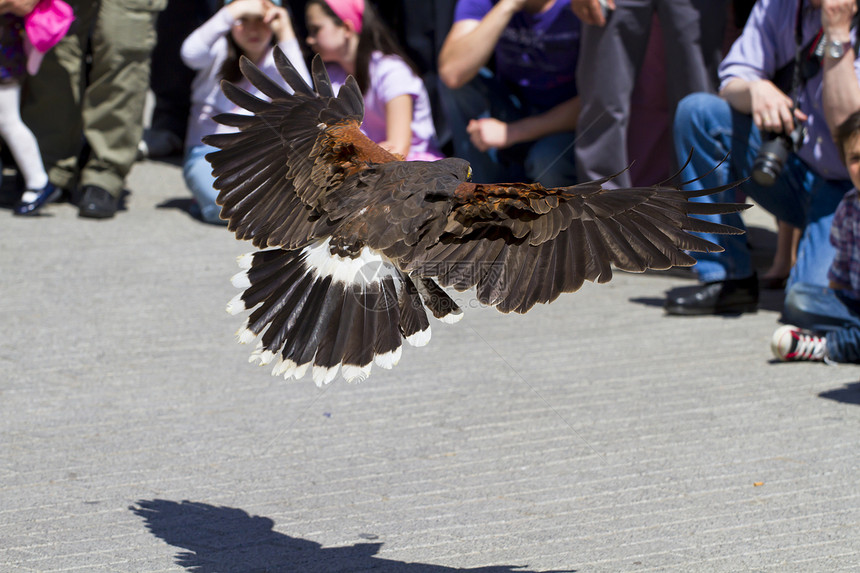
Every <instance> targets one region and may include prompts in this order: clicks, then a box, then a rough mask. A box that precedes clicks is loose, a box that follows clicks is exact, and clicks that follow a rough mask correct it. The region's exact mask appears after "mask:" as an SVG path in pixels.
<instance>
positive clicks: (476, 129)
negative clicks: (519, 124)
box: [466, 117, 510, 151]
mask: <svg viewBox="0 0 860 573" xmlns="http://www.w3.org/2000/svg"><path fill="white" fill-rule="evenodd" d="M466 133H468V134H469V139H470V140H471V141H472V144H473V145H474V146H475V147H477V148H478V150H479V151H486V150H488V149H490V148H491V147H495V148H497V149H503V148H505V147H508V146H509V145H510V141H509V140H508V124H507V123H505V122H503V121H500V120H498V119H495V118H492V117H483V118H480V119H473V120H471V121H470V122H469V125H467V126H466Z"/></svg>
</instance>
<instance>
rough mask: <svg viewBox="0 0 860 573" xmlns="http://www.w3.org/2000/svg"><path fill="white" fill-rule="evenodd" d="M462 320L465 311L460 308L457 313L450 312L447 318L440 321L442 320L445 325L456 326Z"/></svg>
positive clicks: (444, 317)
mask: <svg viewBox="0 0 860 573" xmlns="http://www.w3.org/2000/svg"><path fill="white" fill-rule="evenodd" d="M462 319H463V311H462V310H461V309H459V308H458V309H457V310H456V311H452V312H449V313H448V314H446V315H445V316H443V317H441V318H440V319H439V320H441V321H442V322H444V323H445V324H455V323H457V322H460V321H461V320H462Z"/></svg>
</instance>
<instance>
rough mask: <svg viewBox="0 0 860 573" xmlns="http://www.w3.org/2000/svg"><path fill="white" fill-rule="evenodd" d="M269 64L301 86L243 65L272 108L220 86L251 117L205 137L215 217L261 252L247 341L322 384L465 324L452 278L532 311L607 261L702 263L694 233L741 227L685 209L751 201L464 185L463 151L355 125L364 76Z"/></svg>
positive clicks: (242, 261) (507, 307) (486, 297)
mask: <svg viewBox="0 0 860 573" xmlns="http://www.w3.org/2000/svg"><path fill="white" fill-rule="evenodd" d="M275 61H276V64H277V68H278V70H279V72H280V74H281V75H282V76H283V78H284V80H285V81H286V83H287V84H288V85H289V86H291V87H292V88H293V90H294V91H295V93H294V94H290V93H288V92H287V91H286V90H285V89H284V88H283V87H281V85H280V84H279V83H277V82H275V81H273V80H272V79H271V78H269V77H268V76H266V75H265V74H264V73H263V72H261V71H260V70H259V68H257V67H256V66H255V65H254V64H253V63H251V62H250V61H249V60H247V59H245V58H243V59H242V61H241V70H242V73H243V74H244V76H245V77H246V78H247V79H248V80H249V81H250V82H251V83H252V84H253V85H254V86H255V87H256V88H257V89H259V90H260V92H262V93H263V94H265V95H266V96H268V98H270V99H271V101H265V100H262V99H260V98H257V97H255V96H253V95H251V94H249V93H248V92H247V91H244V90H242V89H241V88H239V87H237V86H235V85H232V84H230V83H229V82H222V87H223V90H224V93H225V95H226V96H227V97H228V98H229V99H230V100H231V101H233V102H234V103H235V104H237V105H238V106H240V107H241V108H244V109H245V110H248V111H249V112H251V115H243V114H222V115H220V116H218V117H217V118H216V120H217V121H219V122H220V123H222V124H224V125H228V126H233V127H235V128H238V130H239V131H237V132H235V133H228V134H217V135H210V136H207V137H206V138H205V139H204V141H205V142H206V143H208V144H210V145H213V146H214V147H217V148H218V149H219V151H215V152H213V153H211V154H209V155H208V156H207V159H208V160H209V161H210V162H211V164H212V169H213V174H214V176H215V177H216V183H215V187H216V188H217V189H218V190H219V195H218V204H219V205H221V206H222V210H221V217H222V218H223V219H226V220H228V221H229V225H228V228H229V229H230V230H231V231H233V232H234V233H235V234H236V237H237V238H238V239H244V240H249V241H251V243H252V244H253V245H254V246H255V247H258V248H259V249H260V250H257V251H256V252H253V253H249V254H247V255H244V256H242V257H240V258H239V265H240V267H241V268H242V272H240V273H239V274H237V275H236V276H234V277H233V279H232V282H233V284H234V285H235V286H236V287H238V288H241V289H242V293H241V294H239V295H238V296H236V297H235V298H234V299H233V300H232V301H230V303H229V305H228V311H229V312H231V313H234V314H236V313H240V312H243V311H245V310H252V312H251V313H250V315H249V316H248V318H247V320H246V322H245V324H244V326H243V327H242V328H241V329H240V330H239V332H238V338H239V341H240V342H243V343H247V342H251V341H252V340H253V339H255V338H256V337H260V341H259V344H258V345H257V349H256V350H255V351H254V352H253V353H252V356H251V361H252V362H253V361H258V362H259V363H261V364H270V363H274V368H273V370H272V374H273V375H281V374H282V375H283V376H284V377H285V378H288V377H294V378H301V377H302V376H303V375H304V374H305V373H306V371H307V370H308V368H312V372H313V380H314V382H316V384H317V385H322V384H328V383H329V382H331V381H332V380H333V379H334V378H335V377H336V375H337V372H338V369H340V371H341V373H342V375H343V377H344V378H345V379H346V380H347V381H361V380H364V379H365V378H366V377H367V376H368V375H369V374H370V369H371V365H372V364H373V363H374V362H376V364H377V365H379V366H380V367H382V368H392V367H393V366H394V365H395V364H397V362H398V360H399V359H400V354H401V346H402V343H403V340H404V339H405V340H406V341H407V342H408V343H410V344H411V345H413V346H423V345H425V344H427V342H428V341H429V340H430V322H429V320H428V317H427V312H426V311H427V310H429V311H430V313H431V314H432V315H433V316H434V317H435V318H436V319H439V320H442V321H443V322H456V321H457V320H459V319H460V318H461V317H462V314H463V313H462V310H461V309H460V307H459V306H458V305H457V304H456V302H454V300H453V299H452V298H451V297H450V296H448V294H446V292H445V291H444V290H443V288H442V287H453V288H454V289H455V290H457V291H464V290H467V289H470V288H472V287H475V289H476V294H477V299H478V301H480V302H481V303H482V304H485V305H488V306H493V307H495V308H497V309H498V310H500V311H501V312H505V313H507V312H517V313H524V312H526V311H528V310H529V309H530V308H532V306H534V305H535V304H536V303H548V302H551V301H553V300H555V299H556V298H557V297H558V296H559V295H560V294H561V293H564V292H573V291H576V290H577V289H579V288H580V286H582V284H583V281H586V280H588V281H596V282H598V283H604V282H606V281H608V280H609V279H610V278H612V268H611V267H612V266H613V265H614V266H615V267H617V268H619V269H622V270H625V271H635V272H641V271H644V270H646V269H668V268H670V267H672V266H676V265H681V266H689V265H692V264H693V263H695V259H694V258H693V257H691V256H690V255H689V254H688V253H686V252H685V251H704V252H712V251H717V250H720V247H718V246H717V245H715V244H713V243H711V242H709V241H706V240H704V239H702V238H700V237H698V236H696V235H692V234H690V231H693V232H699V233H740V232H741V231H739V230H738V229H735V228H733V227H729V226H725V225H720V224H715V223H711V222H707V221H703V220H701V219H697V218H693V217H690V215H712V214H722V213H733V212H737V211H740V210H741V209H744V208H745V207H746V205H744V204H709V203H696V202H691V201H689V200H688V199H690V198H691V197H698V196H703V195H709V194H711V193H716V192H718V191H722V190H724V189H725V188H728V187H729V186H727V187H723V188H716V189H708V190H704V191H682V190H679V189H678V188H676V187H666V186H654V187H644V188H634V189H605V188H603V187H602V184H603V183H605V182H606V181H607V180H608V179H603V180H600V181H591V182H588V183H581V184H579V185H574V186H571V187H558V188H551V189H547V188H544V187H543V186H541V185H540V184H537V183H532V184H526V183H503V184H496V185H489V184H483V183H473V182H470V172H471V169H470V168H469V164H468V163H467V162H466V161H464V160H462V159H456V158H450V159H442V160H440V161H437V162H422V161H411V162H407V161H403V160H402V158H401V157H398V156H395V155H392V154H391V153H389V152H388V151H386V150H385V149H383V148H382V147H380V146H378V145H377V144H375V143H374V142H372V141H371V140H370V139H368V138H367V137H366V136H365V135H364V134H362V132H361V131H360V130H359V127H360V125H361V121H362V118H363V115H364V102H363V99H362V96H361V91H360V90H359V88H358V85H357V83H356V82H355V80H354V79H353V78H351V77H350V78H347V80H346V83H345V85H344V86H343V87H342V88H341V89H340V90H339V93H338V94H337V95H335V93H334V91H333V88H332V85H331V82H330V80H329V77H328V74H327V72H326V70H325V66H324V65H323V63H322V61H321V59H320V58H319V56H316V57H315V58H314V61H313V64H312V76H313V84H314V86H313V88H311V87H310V86H308V85H307V84H306V83H305V81H304V80H303V79H302V77H301V76H300V75H299V73H298V72H297V71H296V70H295V68H294V67H293V66H292V65H291V63H290V62H289V60H288V59H287V57H286V56H285V55H284V54H283V53H282V52H281V51H280V50H277V49H276V50H275Z"/></svg>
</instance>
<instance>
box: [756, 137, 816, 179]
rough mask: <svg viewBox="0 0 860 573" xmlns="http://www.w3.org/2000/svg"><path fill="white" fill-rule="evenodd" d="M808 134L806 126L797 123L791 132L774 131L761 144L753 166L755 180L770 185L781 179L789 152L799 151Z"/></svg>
mask: <svg viewBox="0 0 860 573" xmlns="http://www.w3.org/2000/svg"><path fill="white" fill-rule="evenodd" d="M805 136H806V126H804V125H801V124H797V126H796V127H795V128H794V130H793V131H792V132H791V133H788V134H786V133H774V134H772V136H771V138H770V139H768V140H767V141H765V142H764V143H762V144H761V147H760V148H759V150H758V155H756V158H755V161H754V162H753V166H752V178H753V181H755V182H756V183H758V184H759V185H761V186H762V187H770V186H771V185H773V184H774V183H776V180H777V179H779V176H780V174H781V173H782V168H783V167H785V160H786V159H788V154H789V152H797V150H798V149H800V146H801V145H802V144H803V138H804V137H805Z"/></svg>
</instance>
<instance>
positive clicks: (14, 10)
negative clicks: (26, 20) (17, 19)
mask: <svg viewBox="0 0 860 573" xmlns="http://www.w3.org/2000/svg"><path fill="white" fill-rule="evenodd" d="M38 3H39V0H0V14H9V13H11V14H15V15H16V16H26V15H27V14H29V13H30V12H32V11H33V9H34V8H35V7H36V4H38Z"/></svg>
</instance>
